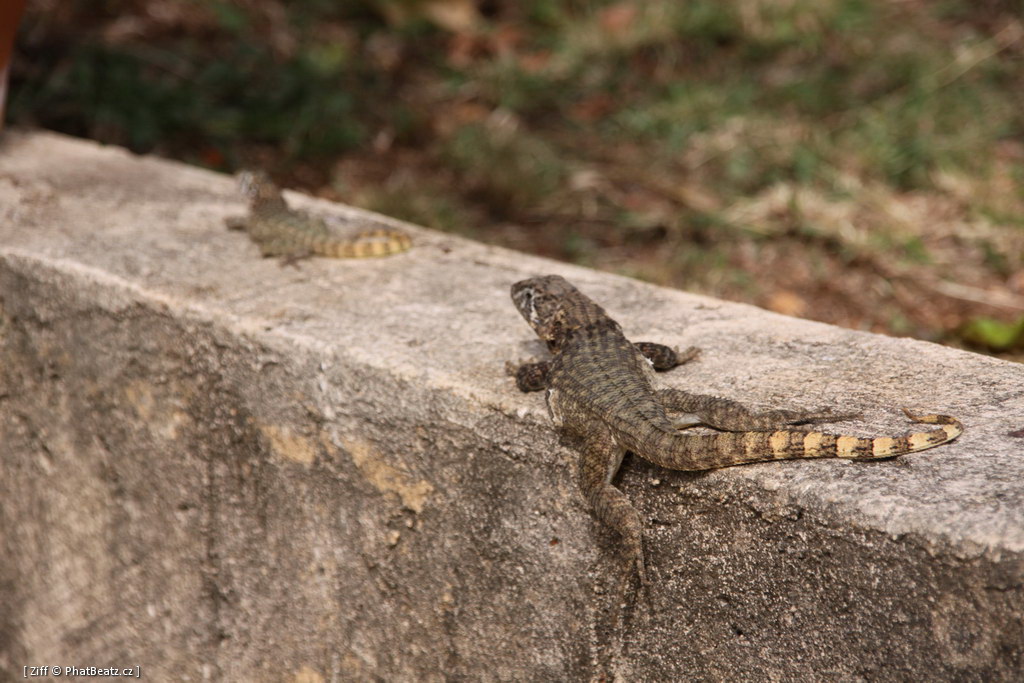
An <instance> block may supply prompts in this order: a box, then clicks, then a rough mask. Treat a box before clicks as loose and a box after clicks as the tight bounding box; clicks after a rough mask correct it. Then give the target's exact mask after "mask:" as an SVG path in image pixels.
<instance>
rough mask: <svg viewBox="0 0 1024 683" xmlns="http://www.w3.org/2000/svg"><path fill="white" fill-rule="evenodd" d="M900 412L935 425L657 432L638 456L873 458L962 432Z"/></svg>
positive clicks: (698, 463) (684, 465)
mask: <svg viewBox="0 0 1024 683" xmlns="http://www.w3.org/2000/svg"><path fill="white" fill-rule="evenodd" d="M903 412H904V414H905V415H906V416H907V417H908V418H909V419H910V421H911V422H916V423H920V424H933V425H940V426H939V428H938V429H931V430H928V431H924V432H913V433H910V434H905V435H903V436H893V437H890V436H882V437H876V438H862V437H858V436H845V435H842V434H829V433H826V432H811V431H799V430H795V429H780V430H777V431H773V432H726V433H722V434H678V433H676V434H672V433H663V435H661V436H660V437H659V438H658V441H659V442H661V443H657V444H653V446H654V447H653V448H650V449H647V448H644V449H640V451H639V454H640V455H641V457H643V458H644V459H646V460H650V461H651V462H653V463H656V464H658V465H661V466H662V467H666V468H668V469H675V470H689V471H694V470H706V469H717V468H720V467H729V466H731V465H744V464H747V463H754V462H766V461H770V460H793V459H797V458H845V459H849V460H874V459H879V458H892V457H894V456H897V455H904V454H906V453H915V452H917V451H923V450H926V449H928V448H934V447H935V446H940V445H942V444H944V443H948V442H950V441H952V440H953V439H955V438H957V437H958V436H960V435H961V434H962V433H963V431H964V426H963V424H962V423H961V422H960V420H958V419H956V418H955V417H950V416H949V415H915V414H913V413H911V412H910V411H908V410H906V409H904V410H903Z"/></svg>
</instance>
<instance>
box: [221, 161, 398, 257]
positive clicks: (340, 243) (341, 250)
mask: <svg viewBox="0 0 1024 683" xmlns="http://www.w3.org/2000/svg"><path fill="white" fill-rule="evenodd" d="M238 185H239V187H240V188H241V190H242V193H243V194H244V195H245V196H246V197H248V198H249V202H250V205H249V215H248V216H235V217H232V218H228V219H227V220H226V221H225V223H226V224H227V226H228V228H230V229H231V230H245V231H246V232H248V233H249V237H251V238H252V240H253V241H254V242H256V243H257V244H258V245H259V247H260V252H261V253H262V254H263V256H282V257H284V258H285V262H286V263H291V262H294V261H296V260H298V259H302V258H307V257H310V256H329V257H332V258H369V257H373V256H389V255H391V254H397V253H399V252H403V251H406V250H407V249H409V247H410V246H411V241H410V240H409V236H408V235H406V234H405V233H404V232H401V231H400V230H395V229H393V228H378V229H376V230H366V231H364V232H360V233H357V234H356V235H353V236H352V237H341V236H338V235H335V234H334V233H333V232H332V231H331V229H330V228H329V227H328V226H327V223H326V221H324V219H322V218H318V217H317V216H313V215H310V214H308V213H306V212H304V211H296V210H294V209H290V208H288V204H286V203H285V201H284V197H283V196H282V195H281V190H280V189H279V188H278V187H277V186H276V185H274V183H273V182H271V180H270V178H269V177H267V175H266V174H264V173H261V172H253V171H243V172H241V173H239V174H238Z"/></svg>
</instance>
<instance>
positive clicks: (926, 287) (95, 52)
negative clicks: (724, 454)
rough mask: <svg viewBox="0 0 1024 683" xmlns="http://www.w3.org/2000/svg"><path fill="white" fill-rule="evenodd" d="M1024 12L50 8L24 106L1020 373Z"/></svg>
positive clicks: (559, 1) (811, 2) (332, 5)
mask: <svg viewBox="0 0 1024 683" xmlns="http://www.w3.org/2000/svg"><path fill="white" fill-rule="evenodd" d="M1022 21H1024V1H1022V0H986V1H985V2H967V1H966V0H916V1H913V2H901V3H880V2H870V1H868V0H688V1H687V2H678V1H677V0H647V1H641V0H633V1H632V2H630V1H620V2H607V1H601V0H522V1H517V2H513V1H512V0H494V1H484V0H480V1H474V0H375V1H366V2H331V1H330V0H298V1H294V2H289V3H285V2H282V1H277V0H232V1H227V0H214V1H204V2H200V1H199V0H104V1H97V0H90V1H89V2H86V1H84V0H64V1H63V2H58V1H57V0H39V1H38V2H36V3H34V4H33V5H32V6H31V7H30V8H29V11H28V14H27V15H26V17H25V20H24V22H23V28H22V31H21V34H20V42H19V48H18V49H19V52H18V55H17V61H16V62H15V65H14V67H15V68H14V72H13V79H14V80H13V92H12V100H11V102H10V108H11V112H10V117H11V119H12V120H13V121H14V122H15V123H21V124H23V125H40V126H44V127H47V128H53V129H56V130H61V131H65V132H68V133H71V134H74V135H80V136H85V137H90V138H95V139H98V140H103V141H105V142H112V143H117V144H122V145H125V146H128V147H130V148H132V149H133V150H135V151H138V152H151V153H159V154H163V155H166V156H171V157H177V158H181V159H185V160H188V161H190V162H192V163H199V164H203V165H206V166H210V167H213V168H217V169H221V170H225V171H227V170H233V169H235V168H237V167H239V166H243V165H258V166H262V167H265V168H268V169H270V170H271V171H272V172H273V173H274V174H275V175H276V176H277V177H278V178H279V179H280V180H282V182H285V183H286V184H290V185H297V186H300V187H304V188H306V189H308V190H311V191H314V192H317V193H320V194H323V195H326V196H331V197H334V198H338V199H342V200H344V201H348V202H351V203H354V204H359V205H363V206H367V207H369V208H373V209H376V210H380V211H382V212H384V213H389V214H391V215H396V216H398V217H400V218H405V219H408V220H412V221H415V222H418V223H424V224H427V225H431V226H434V227H438V228H441V229H445V230H457V231H459V232H462V233H464V234H469V235H472V236H474V237H476V238H478V239H485V240H489V241H493V242H496V243H501V244H505V245H509V246H513V247H515V248H518V249H523V250H528V251H534V252H538V253H543V254H546V255H549V256H553V257H556V258H562V259H569V260H573V261H576V262H579V263H584V264H587V265H591V266H594V267H599V268H605V269H610V270H615V271H619V272H623V273H627V274H630V275H634V276H638V277H642V278H645V279H648V280H652V281H655V282H659V283H662V284H669V285H673V286H677V287H681V288H685V289H689V290H693V291H701V292H705V293H709V294H712V295H715V296H720V297H725V298H733V299H739V300H746V301H750V302H753V303H756V304H759V305H762V306H766V307H768V308H771V309H773V310H777V311H780V312H784V313H789V314H794V315H802V316H805V317H811V318H816V319H820V320H825V321H828V322H833V323H838V324H843V325H847V326H851V327H859V328H865V329H873V330H877V331H885V332H890V333H895V334H912V335H916V336H919V337H923V338H928V339H935V340H942V341H948V342H952V343H967V344H971V345H975V346H978V347H981V348H989V349H992V350H996V351H1002V352H1007V353H1009V354H1011V357H1013V356H1012V354H1013V353H1014V349H1020V347H1021V346H1022V345H1024V344H1022V342H1021V337H1022V333H1021V329H1022V326H1024V23H1022Z"/></svg>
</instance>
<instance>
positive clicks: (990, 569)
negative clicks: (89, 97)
mask: <svg viewBox="0 0 1024 683" xmlns="http://www.w3.org/2000/svg"><path fill="white" fill-rule="evenodd" d="M291 200H292V201H293V202H294V203H295V204H297V205H303V206H307V207H310V206H313V207H316V208H317V209H319V210H322V211H330V212H334V213H336V214H339V215H343V216H348V217H351V218H352V219H353V220H356V221H364V220H368V219H372V220H382V219H380V218H379V217H371V216H370V215H369V214H366V213H364V212H360V211H357V210H354V209H351V208H348V207H343V206H338V205H331V204H329V203H326V202H317V201H315V200H312V199H309V198H303V197H299V196H297V195H292V196H291ZM242 210H243V207H242V204H241V202H240V200H239V198H238V197H237V196H236V194H235V192H234V187H233V183H232V181H231V180H230V179H229V178H226V177H223V176H220V175H217V174H213V173H209V172H206V171H201V170H197V169H194V168H189V167H186V166H183V165H181V164H176V163H171V162H166V161H161V160H156V159H149V158H139V157H134V156H132V155H130V154H128V153H126V152H124V151H122V150H118V149H114V148H104V147H100V146H97V145H95V144H92V143H88V142H81V141H76V140H72V139H69V138H64V137H60V136H57V135H52V134H46V133H31V134H29V133H12V134H8V135H7V136H6V138H5V139H4V141H3V143H2V146H0V546H2V551H3V560H2V561H0V671H4V672H6V673H7V674H9V675H10V676H12V677H14V676H17V677H21V675H22V667H23V666H26V665H46V664H49V665H51V666H52V665H62V666H68V665H74V666H79V667H82V666H121V667H129V666H136V665H139V666H141V667H142V674H143V676H144V677H145V678H148V679H149V680H172V679H174V680H193V681H197V680H271V681H278V680H290V681H303V682H307V683H308V682H310V681H334V680H367V679H374V678H379V679H387V680H443V679H471V680H476V679H482V680H542V679H560V680H570V679H574V680H580V679H588V678H599V677H601V676H605V677H606V678H609V679H610V678H614V677H620V678H623V679H627V680H658V679H665V680H667V679H676V680H683V679H686V680H726V679H729V680H735V679H737V678H743V679H750V680H822V679H831V680H923V679H931V680H935V679H948V680H982V679H984V680H999V679H1002V680H1012V679H1019V678H1021V677H1022V676H1024V476H1022V475H1024V439H1021V438H1019V437H1014V436H1012V435H1011V433H1012V432H1015V431H1016V430H1020V429H1022V428H1024V369H1022V368H1021V366H1019V365H1014V364H1010V363H1006V362H1000V361H997V360H992V359H989V358H985V357H982V356H978V355H974V354H969V353H963V352H959V351H954V350H951V349H946V348H942V347H939V346H935V345H932V344H927V343H924V342H917V341H911V340H903V339H891V338H887V337H881V336H876V335H870V334H864V333H858V332H852V331H848V330H841V329H837V328H834V327H830V326H827V325H822V324H817V323H811V322H806V321H801V320H796V319H792V318H787V317H783V316H779V315H774V314H771V313H767V312H765V311H761V310H759V309H756V308H753V307H750V306H744V305H739V304H732V303H726V302H722V301H716V300H713V299H708V298H704V297H698V296H693V295H688V294H685V293H683V292H678V291H673V290H667V289H661V288H657V287H652V286H649V285H645V284H642V283H639V282H636V281H633V280H629V279H625V278H621V277H616V276H612V275H607V274H602V273H596V272H593V271H588V270H585V269H581V268H576V267H572V266H567V265H564V264H559V263H554V262H551V261H546V260H543V259H539V258H533V257H529V256H525V255H522V254H517V253H514V252H510V251H506V250H502V249H497V248H492V247H487V246H483V245H480V244H476V243H472V242H469V241H466V240H461V239H457V238H454V237H451V236H447V235H443V234H439V233H434V232H431V231H427V230H423V229H419V228H415V227H411V226H407V229H408V230H409V232H410V233H411V234H412V235H413V239H414V240H415V246H414V249H413V250H412V251H410V252H408V253H406V254H402V255H399V256H395V257H391V258H387V259H379V260H358V261H339V260H327V259H315V260H312V261H308V262H304V263H303V264H302V265H301V268H300V269H292V268H282V267H281V266H280V265H279V264H278V263H277V262H276V261H273V260H262V259H260V258H259V256H258V252H257V249H256V247H255V245H253V244H251V243H250V242H249V241H248V239H247V238H246V237H245V236H244V235H242V234H239V233H233V232H228V231H226V230H225V229H224V227H223V219H224V217H225V216H228V215H231V214H236V213H239V212H241V211H242ZM543 273H561V274H563V275H565V276H566V277H568V278H569V279H570V280H571V281H573V282H574V283H576V284H577V285H578V286H579V287H580V288H581V289H583V290H584V291H585V292H587V293H588V294H590V295H592V296H593V297H594V298H596V299H597V300H599V301H600V302H602V303H603V304H604V305H605V306H606V308H607V309H608V310H609V312H610V313H612V315H614V316H615V317H616V318H617V319H619V320H620V322H622V324H623V326H624V327H625V329H626V331H627V334H629V335H630V336H631V337H633V338H635V339H645V340H652V341H661V342H664V343H669V344H673V345H679V346H687V345H698V346H701V347H703V349H704V355H703V356H702V357H701V358H700V360H699V361H697V362H694V363H692V364H690V365H687V366H685V367H682V368H678V369H677V370H675V371H673V372H672V373H670V374H667V375H663V376H662V379H663V382H664V384H666V385H668V386H674V387H681V388H686V387H697V388H699V390H701V391H705V392H714V393H719V394H722V395H725V396H729V397H733V398H737V399H741V400H743V401H745V402H747V403H750V404H754V405H759V406H782V407H794V408H817V407H821V406H826V405H833V406H836V407H837V408H839V409H840V410H841V411H849V410H854V411H856V410H862V411H864V416H863V418H862V419H860V420H857V421H854V422H850V423H844V424H843V425H837V426H839V427H842V428H843V430H844V431H849V432H851V433H855V434H859V435H864V436H869V435H882V434H896V433H902V432H903V431H906V430H907V429H908V425H907V424H906V422H905V420H904V419H903V417H902V415H901V414H900V413H899V411H898V407H900V406H906V407H908V408H912V409H914V410H921V411H937V412H948V413H950V414H954V415H956V416H958V417H960V418H961V419H962V420H963V421H964V423H965V425H966V426H967V431H966V433H965V434H964V435H963V436H962V437H961V438H960V439H959V440H958V441H957V442H955V443H954V444H951V445H948V446H943V447H941V448H938V449H935V450H932V451H928V452H925V453H921V454H915V455H911V456H907V457H904V458H900V459H897V460H894V461H888V462H878V463H847V462H839V461H822V462H788V463H773V464H763V465H756V466H750V467H742V468H733V469H730V470H723V471H716V472H709V473H701V474H685V473H675V472H667V471H664V470H661V469H659V468H657V467H654V466H651V465H648V464H646V463H644V462H643V461H640V460H639V459H635V458H634V459H632V460H628V461H627V463H626V466H625V472H624V474H623V476H622V482H621V485H622V488H623V489H624V490H625V491H626V492H627V495H629V496H630V497H631V498H632V499H633V500H634V501H635V503H636V505H637V506H638V507H639V509H640V510H641V513H642V516H643V518H644V520H645V524H646V528H647V550H648V555H649V561H650V563H651V565H652V571H653V574H654V576H655V577H656V580H655V582H654V585H653V587H652V590H651V596H650V598H649V600H647V601H641V602H640V603H638V604H637V605H636V606H634V607H632V608H630V609H627V610H625V611H624V612H623V611H620V610H619V609H618V607H617V599H616V596H617V588H618V582H619V573H618V572H620V571H621V566H622V560H621V555H620V554H619V553H618V547H617V544H616V540H615V538H614V537H613V536H612V535H611V534H610V533H608V532H606V531H605V530H604V529H603V528H602V527H601V526H600V525H599V524H597V523H595V522H594V521H592V520H591V518H590V516H589V515H588V513H587V511H586V507H585V504H584V503H583V501H582V499H581V498H580V496H579V494H578V493H577V491H576V488H575V481H574V471H575V465H574V460H573V457H572V454H571V453H570V452H569V451H567V450H565V449H563V448H562V447H561V446H559V445H558V443H557V440H556V438H555V436H554V434H553V431H552V429H551V426H550V424H549V422H548V419H547V416H546V412H545V409H544V405H543V399H542V398H541V396H539V395H537V394H533V395H523V394H520V393H519V392H517V391H516V390H515V388H514V386H513V383H512V381H511V380H510V379H509V378H508V377H506V376H505V375H504V370H503V363H504V362H505V361H506V360H509V359H519V358H527V357H530V356H534V355H540V354H541V353H542V348H541V346H540V344H539V343H537V342H535V341H533V340H532V339H531V332H530V330H529V328H528V327H527V326H526V325H525V324H524V323H523V322H522V320H521V319H520V318H519V316H518V314H517V313H516V312H515V310H514V309H513V307H512V305H511V303H510V301H509V299H508V287H509V285H510V284H511V283H512V282H514V281H515V280H518V279H521V278H523V277H526V276H530V275H536V274H543Z"/></svg>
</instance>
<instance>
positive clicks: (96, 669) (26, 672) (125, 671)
mask: <svg viewBox="0 0 1024 683" xmlns="http://www.w3.org/2000/svg"><path fill="white" fill-rule="evenodd" d="M22 669H23V673H22V676H23V677H24V678H34V677H36V676H54V677H61V678H63V677H67V678H75V677H76V676H81V677H86V678H91V677H93V676H106V677H109V678H114V677H124V678H142V669H141V668H140V667H138V666H135V667H123V668H122V667H118V666H107V667H104V666H26V667H22Z"/></svg>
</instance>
